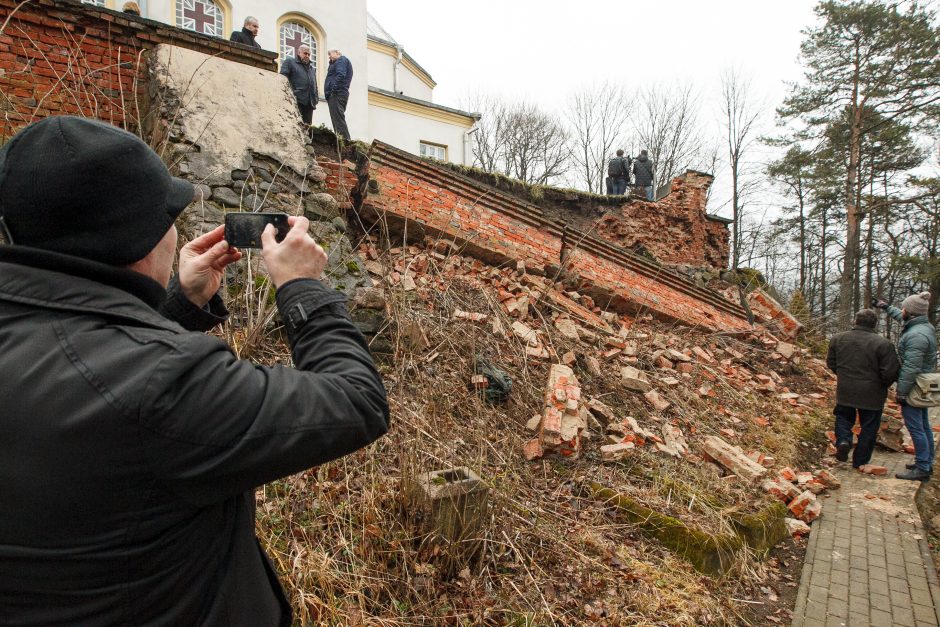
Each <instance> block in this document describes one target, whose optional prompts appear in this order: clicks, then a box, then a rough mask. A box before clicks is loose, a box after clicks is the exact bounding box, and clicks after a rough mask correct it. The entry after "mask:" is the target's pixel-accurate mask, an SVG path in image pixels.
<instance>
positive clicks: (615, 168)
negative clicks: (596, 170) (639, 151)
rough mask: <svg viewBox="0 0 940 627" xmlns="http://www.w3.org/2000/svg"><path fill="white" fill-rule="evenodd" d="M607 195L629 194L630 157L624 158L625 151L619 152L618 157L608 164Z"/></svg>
mask: <svg viewBox="0 0 940 627" xmlns="http://www.w3.org/2000/svg"><path fill="white" fill-rule="evenodd" d="M607 174H608V183H607V195H608V196H610V195H615V196H622V195H623V194H626V193H627V186H628V185H629V184H630V157H624V156H623V151H622V150H618V151H617V156H616V157H614V158H613V159H611V160H610V163H608V164H607Z"/></svg>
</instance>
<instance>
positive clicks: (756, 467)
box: [702, 435, 767, 481]
mask: <svg viewBox="0 0 940 627" xmlns="http://www.w3.org/2000/svg"><path fill="white" fill-rule="evenodd" d="M702 451H703V452H704V453H705V455H706V456H707V458H708V459H711V460H714V461H715V462H717V463H718V464H721V465H722V466H724V467H725V468H726V469H727V470H729V471H730V472H732V473H734V474H736V475H738V476H739V477H741V478H743V479H745V480H747V481H754V480H755V479H759V478H760V477H763V476H764V475H765V474H767V469H766V468H764V467H763V466H761V465H760V464H755V463H754V462H752V461H751V460H750V459H748V458H747V455H745V454H744V452H743V451H742V450H741V449H740V448H739V447H737V446H732V445H731V444H728V443H727V442H725V441H724V440H722V439H721V438H719V437H717V436H714V435H711V436H708V437H707V438H705V441H704V442H703V444H702Z"/></svg>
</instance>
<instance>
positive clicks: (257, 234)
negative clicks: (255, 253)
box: [225, 213, 290, 248]
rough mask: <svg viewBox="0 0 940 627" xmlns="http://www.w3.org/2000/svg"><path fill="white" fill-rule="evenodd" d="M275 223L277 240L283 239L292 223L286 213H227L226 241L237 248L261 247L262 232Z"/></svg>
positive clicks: (275, 237)
mask: <svg viewBox="0 0 940 627" xmlns="http://www.w3.org/2000/svg"><path fill="white" fill-rule="evenodd" d="M269 224H273V225H274V229H275V231H276V233H275V234H274V239H275V241H278V242H280V241H282V240H283V239H284V237H285V236H287V232H288V231H290V225H289V224H287V214H286V213H226V214H225V241H226V242H228V245H229V246H234V247H235V248H261V233H262V232H264V228H265V227H266V226H267V225H269Z"/></svg>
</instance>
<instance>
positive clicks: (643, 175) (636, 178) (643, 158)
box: [633, 150, 656, 200]
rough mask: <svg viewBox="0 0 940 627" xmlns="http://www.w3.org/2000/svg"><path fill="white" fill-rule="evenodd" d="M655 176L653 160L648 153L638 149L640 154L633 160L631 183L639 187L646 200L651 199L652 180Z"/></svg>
mask: <svg viewBox="0 0 940 627" xmlns="http://www.w3.org/2000/svg"><path fill="white" fill-rule="evenodd" d="M655 178H656V175H655V170H654V169H653V162H652V161H651V160H650V158H649V153H648V152H647V151H645V150H641V151H640V156H639V157H637V158H636V159H634V160H633V185H634V187H638V188H641V189H642V190H643V191H644V193H645V194H646V199H647V200H653V180H654V179H655Z"/></svg>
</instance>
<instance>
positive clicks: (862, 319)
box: [855, 309, 878, 329]
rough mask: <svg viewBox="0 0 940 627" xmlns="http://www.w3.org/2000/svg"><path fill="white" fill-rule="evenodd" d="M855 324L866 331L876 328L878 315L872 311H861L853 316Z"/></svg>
mask: <svg viewBox="0 0 940 627" xmlns="http://www.w3.org/2000/svg"><path fill="white" fill-rule="evenodd" d="M855 324H856V325H858V326H860V327H865V328H866V329H874V328H875V327H877V326H878V314H876V313H875V311H874V310H873V309H862V310H860V311H859V312H858V313H857V314H855Z"/></svg>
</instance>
